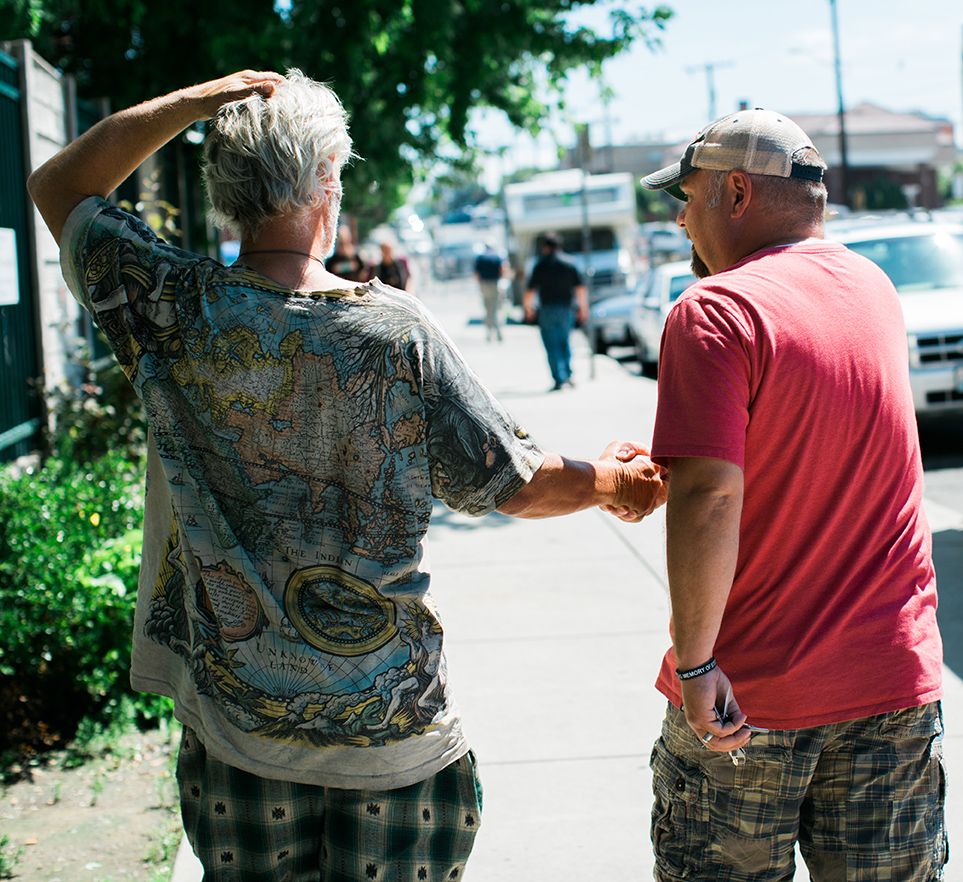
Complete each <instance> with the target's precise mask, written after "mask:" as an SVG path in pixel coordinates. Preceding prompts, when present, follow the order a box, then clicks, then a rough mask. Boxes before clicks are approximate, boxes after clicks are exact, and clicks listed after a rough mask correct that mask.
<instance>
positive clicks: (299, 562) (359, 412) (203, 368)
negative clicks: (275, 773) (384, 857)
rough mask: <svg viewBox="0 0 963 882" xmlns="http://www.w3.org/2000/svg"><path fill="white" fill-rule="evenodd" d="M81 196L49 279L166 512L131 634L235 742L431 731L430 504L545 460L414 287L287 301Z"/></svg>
mask: <svg viewBox="0 0 963 882" xmlns="http://www.w3.org/2000/svg"><path fill="white" fill-rule="evenodd" d="M95 208H96V209H97V210H96V211H94V210H91V217H90V219H89V220H87V221H86V224H87V225H86V226H84V227H83V228H82V234H81V235H79V236H78V237H77V239H78V241H76V242H72V243H71V246H72V247H71V254H70V256H69V259H70V260H71V261H72V262H73V263H72V264H71V266H70V267H68V268H65V276H67V277H68V278H69V276H71V275H73V276H74V282H75V284H76V285H77V287H79V288H81V289H82V290H81V296H82V298H83V300H84V302H85V303H86V304H87V306H88V308H89V309H90V310H91V312H92V314H93V315H94V317H95V318H96V320H97V322H98V325H99V326H100V327H101V329H102V330H103V331H104V333H105V335H106V336H107V338H108V340H109V341H110V342H111V345H112V348H113V349H114V351H115V353H116V354H117V356H118V360H119V361H120V363H121V366H122V367H123V369H124V370H125V372H126V373H127V375H128V376H129V377H130V378H131V380H132V382H133V383H134V386H135V388H136V389H137V391H138V394H139V395H140V397H141V400H142V401H143V402H144V406H145V409H146V412H147V414H148V418H149V422H150V424H151V429H152V433H153V437H154V441H155V443H156V446H157V450H158V453H159V454H160V459H161V461H162V463H163V465H164V470H165V473H166V477H167V480H168V483H169V485H170V489H171V494H172V502H173V505H172V512H171V515H172V517H171V524H170V529H169V538H168V540H167V545H166V553H165V554H164V563H163V565H162V566H161V568H160V570H159V572H158V573H157V578H156V581H155V585H154V591H153V598H152V601H151V607H150V613H149V616H148V619H147V622H146V625H145V633H146V634H147V636H148V637H150V639H152V640H153V641H156V642H157V643H160V644H162V645H164V646H166V647H168V648H169V649H170V650H171V651H172V652H175V653H177V654H178V655H179V656H180V657H181V658H183V659H184V662H185V664H186V665H187V666H188V668H189V670H190V674H191V678H192V680H193V682H194V684H195V688H196V690H197V692H198V693H199V694H201V695H205V696H209V697H210V698H213V699H214V700H215V702H216V704H217V707H218V708H219V709H220V711H221V713H223V714H224V715H225V716H226V717H227V719H229V720H230V722H231V723H232V724H233V725H234V726H237V727H238V728H239V729H241V730H243V731H245V732H248V733H251V734H254V735H258V736H261V737H265V738H268V739H272V740H275V741H279V742H284V743H291V744H300V745H302V746H309V747H322V746H327V745H332V746H335V745H336V746H352V747H365V746H370V745H385V744H389V743H392V742H396V741H403V740H405V739H407V738H409V737H411V736H412V735H418V734H424V733H425V732H427V731H429V730H430V729H431V728H432V726H433V725H434V724H435V723H436V722H437V721H438V719H439V718H440V716H441V715H443V714H444V713H445V712H446V709H447V703H448V697H447V678H446V670H445V660H444V655H443V651H442V628H441V624H440V622H439V620H438V616H437V612H436V609H435V607H434V603H433V601H432V599H431V597H430V595H429V594H428V591H427V588H428V579H429V577H428V573H427V571H426V570H425V569H424V568H423V567H422V556H423V550H422V541H423V537H424V534H425V531H426V530H427V526H428V522H429V519H430V516H431V507H432V496H433V495H434V496H435V497H437V498H440V499H442V500H444V501H445V502H446V503H447V504H448V505H449V506H451V507H452V508H454V509H455V510H458V511H464V512H466V513H469V514H481V513H485V512H487V511H491V510H493V509H494V508H496V507H497V506H498V505H499V504H500V502H501V501H502V500H504V499H507V498H509V497H510V496H511V495H512V494H513V493H514V492H516V491H517V489H518V488H519V487H520V486H521V485H522V484H523V483H524V482H525V481H526V480H528V478H529V477H530V476H531V474H532V473H533V472H534V470H535V468H537V466H538V463H539V462H540V457H541V453H540V451H539V450H538V448H537V447H536V446H535V445H534V444H533V443H532V442H531V441H530V440H529V439H528V437H527V435H526V434H525V432H524V431H523V430H522V429H521V428H520V427H518V426H517V425H515V424H514V423H513V422H512V421H511V419H510V418H509V417H508V415H507V414H506V413H505V412H504V411H503V410H502V408H501V407H500V405H498V403H497V402H496V401H495V400H494V399H493V398H492V397H491V395H490V394H489V393H488V392H487V390H486V389H485V388H484V386H482V385H481V384H480V383H479V382H478V381H477V379H476V378H475V377H474V375H473V374H472V373H471V372H470V371H469V370H468V369H467V367H466V366H465V364H464V362H463V361H462V359H461V357H460V356H459V355H458V353H457V351H456V350H455V349H454V346H453V345H452V344H451V342H450V341H449V340H448V339H447V336H446V335H445V334H444V332H443V331H441V330H440V328H438V326H436V325H435V324H434V323H433V320H432V319H431V317H430V315H429V314H428V313H427V312H426V311H425V310H424V308H423V307H422V306H421V305H420V304H419V303H418V301H417V300H416V299H415V298H413V297H411V296H410V295H407V294H404V293H403V292H398V291H394V290H392V289H388V288H385V287H384V286H381V285H380V283H369V284H368V285H365V286H360V287H358V288H356V289H354V290H351V291H346V292H325V293H321V294H297V293H292V292H290V291H288V290H287V289H284V288H279V287H278V286H276V285H274V284H273V283H272V282H270V281H269V280H267V279H265V278H264V277H263V276H261V275H259V274H258V273H255V272H253V271H251V270H249V269H246V268H244V267H233V268H224V267H222V266H220V264H217V263H216V262H214V261H210V260H206V259H204V258H201V257H199V256H198V255H193V254H189V253H188V252H182V251H178V250H177V249H174V248H171V247H170V246H167V245H165V244H163V243H161V242H159V240H157V239H156V237H154V235H153V234H152V233H151V232H150V231H149V230H148V229H147V228H146V227H144V225H143V224H141V223H140V222H139V221H137V220H136V219H135V218H132V217H131V216H129V215H127V214H125V213H124V212H121V211H119V210H118V209H116V208H114V207H113V206H110V205H109V204H107V203H103V202H99V201H98V202H96V205H95ZM67 269H70V270H71V272H69V273H68V272H67V271H66V270H67ZM77 280H82V281H79V282H78V281H77ZM72 287H73V286H72Z"/></svg>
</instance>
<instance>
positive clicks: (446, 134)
mask: <svg viewBox="0 0 963 882" xmlns="http://www.w3.org/2000/svg"><path fill="white" fill-rule="evenodd" d="M12 2H13V3H14V6H15V7H17V9H18V15H17V16H15V22H13V24H14V25H15V26H14V27H13V29H12V31H11V33H10V36H11V37H13V36H28V37H31V38H32V39H34V40H35V42H36V45H37V48H38V51H40V52H41V54H43V55H44V56H45V57H47V59H48V60H50V61H51V62H52V63H54V64H55V65H57V66H58V67H60V68H61V69H62V70H64V71H65V72H68V73H73V74H74V75H75V76H76V77H77V82H78V90H79V93H80V94H81V96H82V97H87V98H98V97H101V96H106V97H108V98H109V99H110V104H111V106H112V107H114V108H119V107H123V106H128V105H130V104H133V103H136V102H139V101H143V100H145V99H147V98H150V97H153V96H154V95H158V94H161V93H163V92H168V91H173V90H174V89H177V88H180V87H181V86H184V85H187V84H189V83H192V82H200V81H203V80H206V79H211V78H213V77H215V76H220V75H223V74H227V73H230V72H231V71H233V70H240V69H242V68H263V69H273V70H279V71H284V70H287V69H288V68H290V67H299V68H301V69H302V70H303V71H304V72H305V73H306V74H308V75H309V76H312V77H314V78H315V79H319V80H322V81H325V82H330V83H331V85H332V86H333V87H334V89H335V91H336V92H337V93H338V95H339V96H340V97H341V99H342V101H343V102H344V104H345V107H346V108H347V110H348V111H349V113H350V115H351V128H352V134H353V136H354V138H355V142H356V150H357V152H358V153H359V154H360V155H361V156H363V157H364V162H357V163H355V164H354V166H353V167H351V168H350V169H348V170H347V172H346V174H345V197H344V210H345V211H346V212H349V213H352V214H355V215H360V216H361V218H360V220H361V226H362V228H363V229H364V228H367V227H369V226H372V225H374V224H376V223H379V222H381V221H383V220H384V219H385V218H386V217H387V216H388V214H390V212H391V211H392V210H393V209H394V208H395V207H396V206H397V205H398V204H399V203H400V201H401V200H403V198H404V196H405V194H406V192H407V189H408V188H409V187H410V186H411V184H412V183H413V181H414V180H415V177H416V175H417V174H418V173H419V172H420V171H421V170H422V169H423V168H424V167H425V166H428V165H430V164H432V163H434V162H437V160H438V158H439V157H440V156H443V155H451V154H453V153H458V152H460V153H461V154H463V156H462V158H463V159H470V158H471V156H472V155H473V143H472V136H471V132H470V131H469V128H468V122H469V117H470V113H471V111H472V109H473V108H476V107H485V106H487V107H493V108H496V109H498V110H501V111H503V112H504V113H505V114H506V115H507V117H508V119H509V120H510V121H511V122H512V124H513V125H515V126H518V127H519V128H522V129H526V130H529V131H532V132H537V130H538V128H539V126H540V125H541V124H542V123H544V121H545V120H546V117H547V114H548V113H549V111H550V108H551V107H552V106H555V105H556V104H557V102H558V100H559V98H560V92H559V90H560V89H561V88H562V86H563V85H564V82H565V77H566V76H567V74H568V73H570V72H571V71H573V70H575V69H577V68H580V67H583V66H587V67H588V68H589V70H590V71H591V72H592V73H593V74H595V75H598V74H599V72H600V70H601V65H602V62H603V61H605V60H606V59H607V58H611V57H613V56H615V55H617V54H619V53H620V52H623V51H624V50H625V49H626V48H628V47H629V46H630V45H631V44H632V43H633V42H634V41H635V40H638V39H641V40H643V41H645V42H646V43H647V44H648V45H649V46H650V47H654V46H656V45H657V43H658V37H657V35H658V34H659V33H660V32H661V31H662V29H663V28H664V27H665V25H666V23H667V22H668V21H669V19H670V17H671V15H672V12H671V10H670V9H669V8H668V7H666V6H661V5H660V6H656V7H653V8H651V9H649V8H647V7H644V6H640V7H638V8H636V9H632V8H630V7H627V6H626V5H624V4H616V3H609V2H604V0H585V2H578V0H400V2H399V0H392V2H388V0H350V2H349V0H293V2H292V3H291V4H290V8H288V7H287V6H286V5H285V6H284V7H275V5H274V3H273V2H272V0H231V2H227V0H211V2H208V3H204V4H201V6H198V4H197V3H195V2H193V0H166V2H164V3H147V2H144V0H89V2H87V3H78V2H77V0H49V2H46V3H43V4H40V3H38V2H37V0H12ZM596 9H597V10H598V11H599V12H607V15H606V16H604V17H601V16H599V15H598V14H596V15H594V16H593V17H592V18H593V20H599V19H600V18H601V19H602V20H603V21H604V22H605V24H604V26H601V25H600V26H598V27H589V26H588V25H586V24H584V23H580V22H582V21H583V20H584V19H585V18H586V15H585V13H586V11H588V12H593V11H595V10H596ZM41 10H43V13H42V15H41ZM279 10H280V11H279ZM18 29H19V31H20V33H17V30H18ZM172 62H173V63H172ZM540 83H542V84H544V85H545V86H546V87H547V89H548V92H547V93H545V90H544V89H540V88H539V84H540Z"/></svg>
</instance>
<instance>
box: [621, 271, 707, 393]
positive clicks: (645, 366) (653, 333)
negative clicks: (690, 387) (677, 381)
mask: <svg viewBox="0 0 963 882" xmlns="http://www.w3.org/2000/svg"><path fill="white" fill-rule="evenodd" d="M695 281H696V277H695V276H694V275H693V274H692V265H691V264H690V262H689V261H688V260H673V261H670V262H669V263H663V264H660V265H659V266H657V267H655V268H654V269H653V270H651V271H650V272H649V273H648V274H647V275H646V276H645V277H644V278H643V279H642V281H641V282H640V283H639V286H638V288H637V289H636V293H635V297H634V302H633V305H632V317H631V333H632V340H633V342H634V343H635V349H636V352H638V355H639V362H640V363H641V365H642V373H644V374H649V375H651V376H654V375H655V373H656V372H657V370H658V364H659V345H660V343H661V342H662V329H663V328H664V327H665V319H666V316H667V315H668V314H669V310H670V309H671V308H672V304H674V303H675V302H676V300H678V299H679V295H680V294H682V292H683V291H685V289H686V288H688V287H689V285H691V284H692V283H693V282H695Z"/></svg>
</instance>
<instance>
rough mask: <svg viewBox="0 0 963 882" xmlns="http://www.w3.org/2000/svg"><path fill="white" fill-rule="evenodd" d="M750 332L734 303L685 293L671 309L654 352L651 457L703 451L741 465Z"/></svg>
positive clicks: (747, 400)
mask: <svg viewBox="0 0 963 882" xmlns="http://www.w3.org/2000/svg"><path fill="white" fill-rule="evenodd" d="M751 338H752V335H751V333H750V331H749V329H748V324H747V322H746V320H745V317H744V316H742V315H741V314H740V313H739V312H738V311H737V310H736V309H735V308H734V307H733V306H732V303H731V302H729V301H726V300H725V299H722V298H718V297H713V296H712V295H711V294H702V293H698V292H693V293H691V294H687V295H685V296H684V297H683V298H682V299H681V300H680V301H679V302H678V303H677V304H676V306H675V307H673V309H672V310H671V311H670V313H669V316H668V319H667V320H666V325H665V330H664V332H663V335H662V347H661V350H660V353H659V393H658V406H657V409H656V422H655V432H654V435H653V441H652V455H653V458H654V459H655V460H656V461H657V462H660V463H662V464H663V465H664V464H667V463H668V461H669V459H671V458H672V457H673V456H706V457H713V458H716V459H724V460H727V461H728V462H732V463H735V464H736V465H738V466H739V467H740V468H743V467H744V466H745V442H746V429H747V427H748V425H749V407H750V389H751V366H752V359H751V356H750V349H751Z"/></svg>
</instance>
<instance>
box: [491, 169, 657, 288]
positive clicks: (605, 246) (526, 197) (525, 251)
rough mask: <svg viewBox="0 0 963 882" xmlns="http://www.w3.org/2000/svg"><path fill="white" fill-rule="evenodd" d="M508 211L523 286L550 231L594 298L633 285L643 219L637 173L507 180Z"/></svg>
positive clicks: (565, 174) (556, 174) (573, 171)
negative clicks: (640, 217) (638, 212)
mask: <svg viewBox="0 0 963 882" xmlns="http://www.w3.org/2000/svg"><path fill="white" fill-rule="evenodd" d="M505 212H506V215H507V217H508V225H509V230H510V233H511V237H512V239H513V242H512V247H511V249H510V250H511V252H512V254H513V258H514V262H515V266H516V269H517V270H519V271H520V272H521V273H522V275H524V278H523V279H522V280H521V284H522V285H523V286H524V284H525V282H526V281H527V278H528V274H529V273H530V272H531V269H532V266H534V264H535V261H536V260H537V259H538V258H539V256H540V253H539V251H540V246H541V239H542V238H543V237H544V236H545V235H546V234H547V233H557V234H558V236H559V237H560V238H561V240H562V251H563V252H564V253H565V255H566V257H567V259H569V260H571V262H572V263H574V264H575V265H576V266H577V267H578V268H579V270H580V271H581V272H582V274H583V277H584V278H585V280H586V284H587V285H588V288H589V292H590V298H591V300H592V301H593V302H594V301H597V300H602V299H604V298H606V297H612V296H614V295H617V294H624V293H625V292H626V291H627V290H628V289H629V288H631V287H632V286H633V285H634V282H635V278H634V277H635V259H634V253H635V252H634V246H635V240H636V235H637V229H638V223H637V221H636V202H635V187H634V184H633V180H632V175H630V174H628V173H614V174H602V175H591V174H583V172H582V171H581V169H568V170H565V171H558V172H546V173H544V174H540V175H537V176H536V177H534V178H532V179H531V180H529V181H525V182H523V183H518V184H506V185H505Z"/></svg>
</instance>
